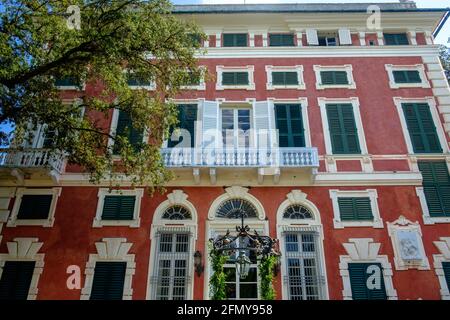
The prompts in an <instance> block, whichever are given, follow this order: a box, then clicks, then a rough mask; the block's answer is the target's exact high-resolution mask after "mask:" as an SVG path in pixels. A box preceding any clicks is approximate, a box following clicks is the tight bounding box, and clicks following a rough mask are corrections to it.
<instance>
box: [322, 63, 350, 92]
mask: <svg viewBox="0 0 450 320" xmlns="http://www.w3.org/2000/svg"><path fill="white" fill-rule="evenodd" d="M313 68H314V72H315V74H316V89H317V90H324V89H356V83H355V79H354V78H353V66H352V65H351V64H345V65H341V66H322V65H314V66H313ZM321 71H345V72H347V79H348V84H333V85H324V84H322V77H321V76H320V72H321Z"/></svg>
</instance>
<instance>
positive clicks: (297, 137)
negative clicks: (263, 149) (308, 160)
mask: <svg viewBox="0 0 450 320" xmlns="http://www.w3.org/2000/svg"><path fill="white" fill-rule="evenodd" d="M301 108H302V106H301V105H300V104H275V118H276V125H277V130H278V140H279V146H280V147H281V148H284V147H289V148H291V147H292V148H298V147H304V146H305V129H304V126H303V119H302V110H301Z"/></svg>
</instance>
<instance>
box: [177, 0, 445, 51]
mask: <svg viewBox="0 0 450 320" xmlns="http://www.w3.org/2000/svg"><path fill="white" fill-rule="evenodd" d="M172 2H173V3H175V4H225V3H240V4H243V3H244V0H172ZM365 2H371V3H373V2H379V3H381V2H399V1H398V0H346V1H342V0H340V1H338V0H245V3H247V4H251V3H365ZM415 2H416V4H417V7H419V8H449V7H450V0H415ZM449 38H450V19H448V20H447V23H446V24H445V26H444V28H442V30H441V31H440V32H439V35H438V37H436V39H435V41H436V43H439V44H446V45H447V46H450V43H449V41H450V39H449Z"/></svg>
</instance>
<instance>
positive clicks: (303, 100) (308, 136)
mask: <svg viewBox="0 0 450 320" xmlns="http://www.w3.org/2000/svg"><path fill="white" fill-rule="evenodd" d="M267 101H268V102H269V103H271V104H272V108H273V111H272V114H273V122H274V126H273V127H274V128H275V129H276V119H275V104H278V103H280V104H283V103H286V104H289V103H292V104H300V105H301V108H302V109H301V111H302V120H303V129H304V131H305V147H307V148H309V147H312V143H311V129H310V127H309V115H308V98H298V99H278V98H267ZM276 140H277V141H276V145H277V146H278V139H276Z"/></svg>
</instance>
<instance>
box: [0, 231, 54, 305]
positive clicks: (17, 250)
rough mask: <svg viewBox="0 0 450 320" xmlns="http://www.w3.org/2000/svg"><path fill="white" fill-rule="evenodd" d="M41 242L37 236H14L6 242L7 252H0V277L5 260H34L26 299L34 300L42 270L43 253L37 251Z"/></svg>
mask: <svg viewBox="0 0 450 320" xmlns="http://www.w3.org/2000/svg"><path fill="white" fill-rule="evenodd" d="M42 245H43V243H42V242H39V239H38V238H14V239H13V241H11V242H8V243H7V246H6V247H7V248H8V253H2V254H0V278H1V277H2V273H3V267H4V266H5V262H6V261H24V262H26V261H34V262H35V263H36V264H35V266H34V271H33V276H32V278H31V283H30V288H29V290H28V297H27V300H36V298H37V294H38V291H39V290H38V284H39V278H40V277H41V274H42V271H43V270H44V257H45V254H43V253H38V252H39V250H40V249H41V247H42Z"/></svg>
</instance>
